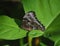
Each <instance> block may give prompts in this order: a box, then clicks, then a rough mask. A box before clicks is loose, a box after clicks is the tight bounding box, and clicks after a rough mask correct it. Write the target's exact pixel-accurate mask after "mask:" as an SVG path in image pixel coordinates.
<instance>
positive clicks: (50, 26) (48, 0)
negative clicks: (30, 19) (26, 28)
mask: <svg viewBox="0 0 60 46" xmlns="http://www.w3.org/2000/svg"><path fill="white" fill-rule="evenodd" d="M22 3H23V6H24V9H25V12H28V11H35V13H36V16H37V18H38V20H39V21H41V23H43V25H45V28H46V30H45V31H46V32H45V35H46V36H47V35H51V36H49V37H48V38H50V39H52V40H53V41H56V40H58V39H59V38H60V37H59V36H60V15H59V13H60V0H22Z"/></svg>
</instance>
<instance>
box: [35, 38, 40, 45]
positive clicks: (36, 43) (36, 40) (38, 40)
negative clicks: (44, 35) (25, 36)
mask: <svg viewBox="0 0 60 46" xmlns="http://www.w3.org/2000/svg"><path fill="white" fill-rule="evenodd" d="M39 44H40V38H39V37H37V38H35V46H39Z"/></svg>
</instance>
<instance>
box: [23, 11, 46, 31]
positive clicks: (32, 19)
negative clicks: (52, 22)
mask: <svg viewBox="0 0 60 46" xmlns="http://www.w3.org/2000/svg"><path fill="white" fill-rule="evenodd" d="M22 28H23V29H25V30H28V31H30V30H45V26H43V24H42V23H41V22H40V21H38V19H37V17H36V15H35V12H34V11H30V12H28V13H26V14H25V15H24V17H23V21H22Z"/></svg>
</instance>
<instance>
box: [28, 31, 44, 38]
mask: <svg viewBox="0 0 60 46" xmlns="http://www.w3.org/2000/svg"><path fill="white" fill-rule="evenodd" d="M43 34H44V32H42V31H41V30H32V31H31V32H29V34H28V36H29V37H31V38H34V37H39V36H42V35H43Z"/></svg>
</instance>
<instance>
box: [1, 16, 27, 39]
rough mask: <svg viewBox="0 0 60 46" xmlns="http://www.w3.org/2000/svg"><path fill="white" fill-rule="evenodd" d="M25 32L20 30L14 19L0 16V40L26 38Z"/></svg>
mask: <svg viewBox="0 0 60 46" xmlns="http://www.w3.org/2000/svg"><path fill="white" fill-rule="evenodd" d="M26 33H27V31H25V30H23V29H20V28H19V27H18V25H17V24H16V22H15V21H14V19H12V18H10V17H8V16H4V15H3V16H0V39H9V40H13V39H19V38H23V37H25V36H26Z"/></svg>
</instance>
